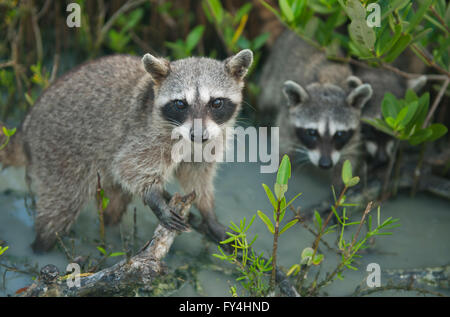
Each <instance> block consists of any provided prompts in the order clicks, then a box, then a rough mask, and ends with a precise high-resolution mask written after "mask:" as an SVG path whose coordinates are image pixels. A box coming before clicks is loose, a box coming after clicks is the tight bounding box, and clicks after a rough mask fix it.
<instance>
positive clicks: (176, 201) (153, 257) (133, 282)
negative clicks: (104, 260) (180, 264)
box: [22, 193, 195, 296]
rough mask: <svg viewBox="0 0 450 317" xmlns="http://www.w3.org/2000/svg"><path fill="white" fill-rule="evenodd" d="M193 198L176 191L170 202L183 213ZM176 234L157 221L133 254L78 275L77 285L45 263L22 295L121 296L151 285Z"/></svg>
mask: <svg viewBox="0 0 450 317" xmlns="http://www.w3.org/2000/svg"><path fill="white" fill-rule="evenodd" d="M194 199H195V194H194V193H191V194H189V195H186V196H183V197H182V196H180V195H179V194H175V195H173V197H172V199H171V200H170V202H169V206H171V207H172V208H173V209H174V211H175V212H177V213H179V214H180V215H183V216H186V215H187V213H188V211H189V208H190V206H191V203H192V202H193V200H194ZM176 236H177V233H176V232H173V231H170V230H168V229H166V228H164V227H163V226H161V225H158V226H157V228H156V230H155V232H154V234H153V238H152V240H150V241H149V242H147V243H146V244H145V246H144V247H143V248H142V249H141V250H140V251H139V252H138V253H137V254H136V255H135V256H133V257H132V258H130V259H129V260H122V261H121V262H119V263H117V264H115V265H113V266H111V267H108V268H106V269H103V270H101V271H99V272H96V273H94V274H92V275H88V276H81V277H80V287H69V286H68V283H66V281H65V280H63V279H61V278H59V274H58V273H56V274H55V273H54V270H50V269H49V268H51V267H52V266H51V265H49V266H46V267H44V268H43V270H41V276H40V278H39V280H38V281H37V282H36V283H34V284H33V285H31V286H30V287H29V288H28V289H27V290H26V291H25V292H24V293H23V294H22V296H111V295H122V296H123V295H125V294H127V293H131V292H133V290H135V289H137V288H139V287H142V288H146V287H147V288H151V284H152V281H153V280H154V279H155V278H157V277H160V276H161V275H163V274H165V273H166V269H165V267H164V265H163V263H162V260H163V258H164V257H165V256H166V254H167V253H168V252H169V250H170V247H171V246H172V243H173V241H174V239H175V237H176ZM52 277H54V278H52ZM72 279H73V278H72Z"/></svg>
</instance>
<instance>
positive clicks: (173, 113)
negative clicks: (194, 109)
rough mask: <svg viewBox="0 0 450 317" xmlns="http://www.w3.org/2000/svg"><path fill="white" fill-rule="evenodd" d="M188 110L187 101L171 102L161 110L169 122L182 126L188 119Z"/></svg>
mask: <svg viewBox="0 0 450 317" xmlns="http://www.w3.org/2000/svg"><path fill="white" fill-rule="evenodd" d="M188 109H189V105H188V104H187V102H186V101H184V100H171V101H169V102H168V103H167V104H165V105H164V107H162V108H161V114H162V116H163V118H165V119H166V120H167V121H169V122H171V123H177V124H179V125H181V124H183V122H184V121H186V119H187V117H188Z"/></svg>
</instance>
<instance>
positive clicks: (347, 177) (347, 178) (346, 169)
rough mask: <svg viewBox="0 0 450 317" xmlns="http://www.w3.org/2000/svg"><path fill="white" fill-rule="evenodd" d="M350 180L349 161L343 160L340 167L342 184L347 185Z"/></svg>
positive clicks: (350, 169)
mask: <svg viewBox="0 0 450 317" xmlns="http://www.w3.org/2000/svg"><path fill="white" fill-rule="evenodd" d="M351 178H352V164H351V163H350V161H349V160H345V162H344V165H343V166H342V182H343V183H344V184H345V185H347V183H348V182H349V181H350V179H351Z"/></svg>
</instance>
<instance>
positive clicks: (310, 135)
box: [295, 128, 320, 149]
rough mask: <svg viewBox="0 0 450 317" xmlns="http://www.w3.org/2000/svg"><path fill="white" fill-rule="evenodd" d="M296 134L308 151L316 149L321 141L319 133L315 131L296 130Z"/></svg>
mask: <svg viewBox="0 0 450 317" xmlns="http://www.w3.org/2000/svg"><path fill="white" fill-rule="evenodd" d="M295 134H296V135H297V137H298V138H299V139H300V142H302V143H303V144H304V145H305V146H306V147H307V148H308V149H314V148H316V147H317V143H318V141H319V140H320V135H319V132H317V130H314V129H304V128H296V129H295Z"/></svg>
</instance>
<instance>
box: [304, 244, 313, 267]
mask: <svg viewBox="0 0 450 317" xmlns="http://www.w3.org/2000/svg"><path fill="white" fill-rule="evenodd" d="M313 254H314V249H313V248H310V247H307V248H304V249H303V251H302V254H301V264H307V265H310V264H311V258H312V255H313Z"/></svg>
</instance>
